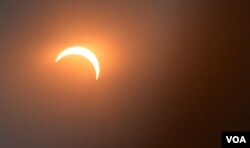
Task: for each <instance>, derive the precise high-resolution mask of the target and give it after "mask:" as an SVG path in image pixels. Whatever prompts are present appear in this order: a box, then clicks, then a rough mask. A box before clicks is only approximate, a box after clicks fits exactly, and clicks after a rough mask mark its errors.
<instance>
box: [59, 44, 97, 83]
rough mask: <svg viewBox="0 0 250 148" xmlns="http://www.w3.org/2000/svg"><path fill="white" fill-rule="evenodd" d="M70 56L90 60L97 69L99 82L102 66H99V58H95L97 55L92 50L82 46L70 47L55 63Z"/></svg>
mask: <svg viewBox="0 0 250 148" xmlns="http://www.w3.org/2000/svg"><path fill="white" fill-rule="evenodd" d="M69 55H79V56H82V57H84V58H86V59H88V60H89V61H90V62H91V64H92V65H93V67H94V69H95V73H96V80H98V78H99V74H100V64H99V61H98V59H97V57H96V56H95V54H94V53H93V52H92V51H91V50H89V49H87V48H84V47H80V46H74V47H69V48H66V49H65V50H63V51H62V52H61V53H60V54H59V55H58V56H57V58H56V61H55V62H58V61H60V60H61V59H62V58H64V57H66V56H69Z"/></svg>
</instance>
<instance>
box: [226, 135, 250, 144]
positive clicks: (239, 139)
mask: <svg viewBox="0 0 250 148" xmlns="http://www.w3.org/2000/svg"><path fill="white" fill-rule="evenodd" d="M226 139H227V143H231V142H233V143H247V142H246V139H245V137H244V136H241V137H239V136H226Z"/></svg>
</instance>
